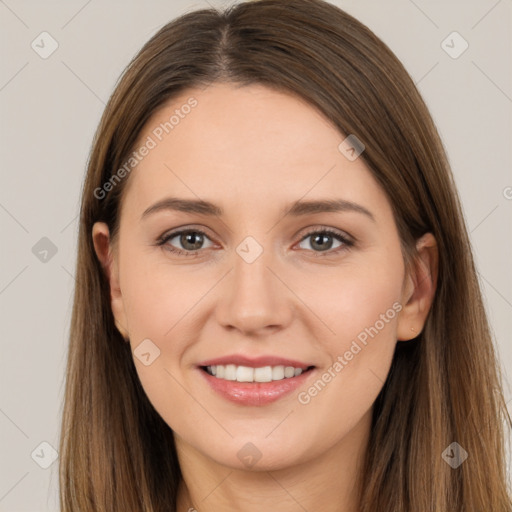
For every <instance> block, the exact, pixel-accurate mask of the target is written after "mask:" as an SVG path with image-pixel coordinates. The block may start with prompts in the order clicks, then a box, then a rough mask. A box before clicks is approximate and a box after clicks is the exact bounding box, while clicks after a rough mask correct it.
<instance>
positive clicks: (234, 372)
mask: <svg viewBox="0 0 512 512" xmlns="http://www.w3.org/2000/svg"><path fill="white" fill-rule="evenodd" d="M206 371H207V372H208V373H209V374H210V375H213V376H214V377H216V378H217V379H224V380H236V381H237V382H272V381H274V380H283V379H290V378H291V377H297V376H298V375H300V374H301V373H302V369H301V368H294V367H293V366H282V365H279V366H262V367H260V368H251V367H249V366H237V365H234V364H226V365H223V364H218V365H215V366H207V367H206Z"/></svg>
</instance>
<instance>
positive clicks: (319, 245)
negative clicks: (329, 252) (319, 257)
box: [313, 234, 332, 250]
mask: <svg viewBox="0 0 512 512" xmlns="http://www.w3.org/2000/svg"><path fill="white" fill-rule="evenodd" d="M325 238H328V239H329V238H331V236H330V235H322V234H319V235H315V236H313V240H314V242H313V245H315V243H316V240H317V239H322V240H324V239H325ZM331 245H332V240H331V244H329V243H328V242H327V243H323V242H320V244H318V247H319V248H320V249H321V250H326V249H329V248H330V246H331ZM326 246H327V247H326Z"/></svg>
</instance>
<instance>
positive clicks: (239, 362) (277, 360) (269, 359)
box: [198, 354, 313, 370]
mask: <svg viewBox="0 0 512 512" xmlns="http://www.w3.org/2000/svg"><path fill="white" fill-rule="evenodd" d="M219 364H220V365H226V364H234V365H236V366H248V367H249V368H261V367H263V366H293V367H294V368H301V369H302V370H306V369H307V368H309V367H310V366H313V365H312V364H308V363H302V362H301V361H296V360H295V359H288V358H285V357H279V356H259V357H247V356H242V355H239V354H231V355H228V356H222V357H216V358H215V359H208V360H207V361H202V362H201V363H199V364H198V366H216V365H219Z"/></svg>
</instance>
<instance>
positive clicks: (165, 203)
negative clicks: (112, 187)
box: [141, 197, 375, 222]
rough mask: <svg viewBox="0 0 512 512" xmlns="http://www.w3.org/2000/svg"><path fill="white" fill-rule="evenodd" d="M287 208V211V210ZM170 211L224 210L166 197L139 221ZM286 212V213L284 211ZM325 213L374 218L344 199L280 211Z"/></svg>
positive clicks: (208, 212) (296, 204)
mask: <svg viewBox="0 0 512 512" xmlns="http://www.w3.org/2000/svg"><path fill="white" fill-rule="evenodd" d="M288 208H289V209H288ZM165 210H171V211H179V212H185V213H197V214H200V215H208V216H214V217H221V216H222V215H223V214H224V210H223V209H222V208H221V207H220V206H217V205H216V204H214V203H211V202H209V201H204V200H202V199H180V198H177V197H166V198H165V199H162V200H160V201H158V202H156V203H155V204H153V205H152V206H150V207H149V208H147V209H146V210H145V211H144V213H143V214H142V216H141V220H143V219H145V218H146V217H148V216H149V215H151V214H154V213H156V212H160V211H165ZM286 210H288V211H286ZM325 212H327V213H328V212H356V213H361V214H363V215H366V216H367V217H368V218H370V219H371V220H372V221H373V222H375V217H374V216H373V214H372V213H371V212H370V211H369V210H367V209H366V208H365V207H364V206H361V205H360V204H357V203H354V202H352V201H347V200H345V199H319V200H310V201H300V200H299V201H295V202H294V203H292V204H291V205H288V206H286V207H285V208H284V210H283V211H282V214H283V215H291V216H292V217H299V216H302V215H311V214H315V213H325Z"/></svg>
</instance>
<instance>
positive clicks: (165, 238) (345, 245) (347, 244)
mask: <svg viewBox="0 0 512 512" xmlns="http://www.w3.org/2000/svg"><path fill="white" fill-rule="evenodd" d="M190 233H194V234H200V235H203V236H205V237H206V238H208V239H209V238H210V237H209V236H208V235H207V234H206V233H205V232H204V231H202V230H201V229H190V228H189V229H182V230H179V231H174V232H172V233H169V234H164V235H162V236H161V237H160V238H159V239H158V240H157V243H156V245H157V246H159V247H160V246H161V247H164V246H165V245H166V244H167V242H168V241H169V240H172V239H173V238H176V237H177V236H179V235H183V234H190ZM318 233H321V234H328V235H331V236H333V237H334V238H336V239H337V240H338V241H340V242H342V244H343V245H341V246H340V247H337V248H336V249H328V250H326V251H310V252H313V253H314V257H326V256H332V255H333V254H338V253H339V252H341V251H346V250H348V249H350V248H351V247H353V246H354V245H355V243H354V242H353V241H352V240H349V239H348V238H347V237H345V236H343V235H341V234H340V233H338V232H337V231H334V230H333V229H330V228H317V229H314V230H312V231H309V232H308V233H306V234H305V235H304V236H303V237H302V238H301V239H300V240H299V243H300V242H302V241H304V240H305V239H307V238H308V237H310V236H312V235H316V234H318ZM164 248H165V250H167V251H170V252H172V253H174V254H176V255H178V256H186V257H190V256H192V257H197V256H199V253H200V252H201V250H202V249H197V250H195V251H183V250H181V249H177V248H176V247H173V246H172V245H167V246H166V247H164Z"/></svg>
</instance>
